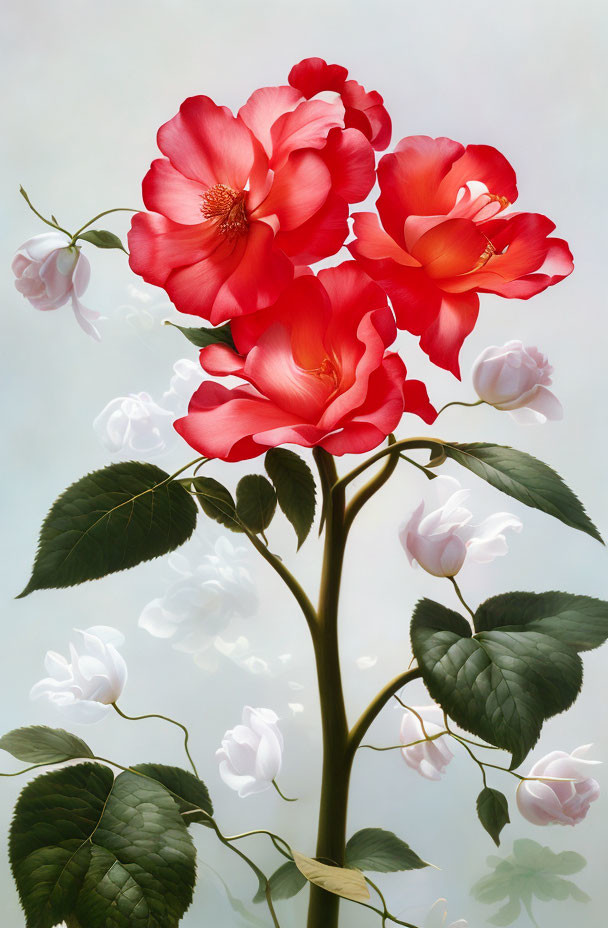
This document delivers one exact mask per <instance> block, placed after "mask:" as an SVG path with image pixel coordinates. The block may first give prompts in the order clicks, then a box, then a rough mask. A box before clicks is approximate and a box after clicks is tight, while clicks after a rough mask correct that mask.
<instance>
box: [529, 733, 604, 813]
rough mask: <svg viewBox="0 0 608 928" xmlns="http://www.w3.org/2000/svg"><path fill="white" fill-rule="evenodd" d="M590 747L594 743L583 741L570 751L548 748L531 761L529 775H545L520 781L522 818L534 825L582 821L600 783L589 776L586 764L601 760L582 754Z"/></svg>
mask: <svg viewBox="0 0 608 928" xmlns="http://www.w3.org/2000/svg"><path fill="white" fill-rule="evenodd" d="M591 747H593V745H591V744H584V745H583V746H582V747H580V748H576V750H575V751H572V754H566V752H565V751H551V753H550V754H547V755H546V756H545V757H541V759H540V760H538V761H537V762H536V763H535V764H534V766H533V767H532V769H531V770H530V773H529V774H528V776H529V777H547V778H548V779H546V780H521V781H520V784H519V786H518V787H517V806H518V808H519V811H520V812H521V814H522V815H523V817H524V818H527V819H528V821H529V822H532V824H533V825H552V824H558V825H578V823H579V822H582V820H583V819H584V818H585V816H586V815H587V812H588V811H589V806H590V805H591V803H592V802H595V800H596V799H597V798H598V797H599V794H600V785H599V783H598V782H597V780H594V779H593V778H592V777H590V776H589V773H590V770H589V768H590V767H593V766H595V765H597V764H601V761H599V760H587V759H586V758H585V755H586V754H587V752H588V751H589V749H590V748H591ZM552 777H557V778H558V779H551V778H552Z"/></svg>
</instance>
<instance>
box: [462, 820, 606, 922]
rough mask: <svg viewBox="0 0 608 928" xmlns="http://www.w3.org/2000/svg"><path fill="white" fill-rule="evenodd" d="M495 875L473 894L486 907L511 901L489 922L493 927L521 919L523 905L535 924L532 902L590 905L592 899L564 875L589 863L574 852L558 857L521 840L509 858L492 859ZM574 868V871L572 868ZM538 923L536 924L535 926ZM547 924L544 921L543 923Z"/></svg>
mask: <svg viewBox="0 0 608 928" xmlns="http://www.w3.org/2000/svg"><path fill="white" fill-rule="evenodd" d="M488 864H489V865H490V866H491V867H492V868H493V872H492V873H489V874H488V875H486V876H484V877H482V878H481V879H480V880H478V881H477V882H476V883H475V885H474V886H473V887H472V889H471V894H472V895H473V896H474V898H475V899H477V901H478V902H482V903H484V904H485V905H494V904H496V903H498V902H502V901H503V900H507V901H506V902H505V903H504V904H503V905H502V907H501V908H499V909H498V911H497V912H496V913H495V914H494V915H493V916H491V917H490V918H489V919H488V920H487V921H488V924H490V925H498V926H506V925H511V924H513V922H514V921H516V920H517V918H519V915H520V912H521V908H522V906H523V907H524V908H525V910H526V911H527V912H528V914H529V915H530V917H531V920H532V921H534V917H533V913H532V900H533V898H534V897H536V898H537V899H540V900H541V901H542V902H550V901H552V900H557V901H561V902H563V901H564V900H566V899H568V898H570V899H573V900H574V901H575V902H588V901H589V896H588V895H587V894H586V893H584V892H583V891H582V890H581V889H579V887H578V886H577V885H576V884H575V883H573V882H572V881H571V880H564V879H562V876H561V874H562V873H565V874H570V873H577V872H578V871H579V870H582V868H583V867H584V866H586V860H585V858H584V857H581V855H580V854H576V853H574V852H573V851H563V852H562V853H561V854H555V853H554V852H553V851H552V850H551V849H550V848H548V847H543V846H542V845H541V844H538V843H537V842H536V841H531V840H530V839H528V838H520V839H518V840H517V841H515V842H514V843H513V850H512V853H511V854H510V855H509V856H507V857H505V858H501V857H489V858H488ZM571 867H572V868H573V869H570V868H571ZM536 923H537V922H536V921H534V924H536ZM543 924H544V921H543Z"/></svg>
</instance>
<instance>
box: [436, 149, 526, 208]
mask: <svg viewBox="0 0 608 928" xmlns="http://www.w3.org/2000/svg"><path fill="white" fill-rule="evenodd" d="M468 181H481V182H482V183H484V184H485V185H486V187H487V188H488V192H489V193H492V194H495V195H496V196H501V197H506V198H507V200H508V201H509V203H514V202H515V200H516V199H517V179H516V177H515V171H514V170H513V168H512V167H511V165H510V164H509V162H508V161H507V159H506V158H505V156H504V155H502V154H501V153H500V152H499V151H498V150H497V149H496V148H492V146H491V145H467V147H466V149H465V151H464V154H463V155H462V157H461V158H458V160H457V161H455V162H454V164H453V165H452V169H451V171H450V172H449V173H448V175H447V176H446V178H445V179H444V180H443V182H442V184H441V194H442V195H446V196H450V197H453V198H454V199H455V197H456V194H457V193H458V191H459V190H460V188H461V187H463V186H464V185H465V184H466V183H467V182H468Z"/></svg>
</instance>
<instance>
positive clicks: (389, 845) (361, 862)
mask: <svg viewBox="0 0 608 928" xmlns="http://www.w3.org/2000/svg"><path fill="white" fill-rule="evenodd" d="M345 865H346V866H347V867H355V868H356V869H357V870H371V871H373V872H375V873H394V872H396V871H397V870H421V869H422V868H423V867H428V864H427V863H426V861H424V860H422V859H421V858H420V857H418V854H416V853H414V851H413V850H412V849H411V847H410V846H409V845H408V844H406V843H405V841H402V840H401V838H398V837H397V835H395V834H393V832H392V831H385V830H384V829H383V828H363V829H361V831H358V832H357V833H356V834H354V835H353V836H352V838H350V839H349V841H348V844H347V845H346V856H345Z"/></svg>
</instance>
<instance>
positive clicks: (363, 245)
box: [349, 213, 420, 267]
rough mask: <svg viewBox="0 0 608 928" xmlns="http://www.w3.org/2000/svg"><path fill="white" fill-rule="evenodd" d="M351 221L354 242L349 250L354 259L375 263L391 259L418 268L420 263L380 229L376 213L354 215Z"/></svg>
mask: <svg viewBox="0 0 608 928" xmlns="http://www.w3.org/2000/svg"><path fill="white" fill-rule="evenodd" d="M353 220H354V222H353V233H354V235H355V236H356V241H354V242H351V244H350V245H349V248H350V251H351V253H352V254H353V256H354V257H356V258H371V259H372V260H375V261H378V260H382V259H383V258H391V259H392V260H393V261H396V262H397V263H398V264H403V265H404V266H406V267H420V262H419V261H417V260H416V258H412V256H411V255H410V254H408V252H407V251H404V249H403V248H402V247H401V246H400V245H398V244H397V242H396V241H395V240H394V239H393V238H391V237H390V235H389V234H388V232H385V231H384V229H383V228H381V226H380V222H379V220H378V215H377V214H376V213H355V214H354V216H353Z"/></svg>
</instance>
